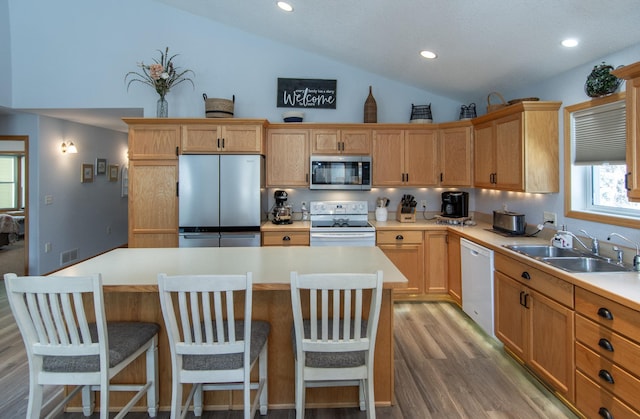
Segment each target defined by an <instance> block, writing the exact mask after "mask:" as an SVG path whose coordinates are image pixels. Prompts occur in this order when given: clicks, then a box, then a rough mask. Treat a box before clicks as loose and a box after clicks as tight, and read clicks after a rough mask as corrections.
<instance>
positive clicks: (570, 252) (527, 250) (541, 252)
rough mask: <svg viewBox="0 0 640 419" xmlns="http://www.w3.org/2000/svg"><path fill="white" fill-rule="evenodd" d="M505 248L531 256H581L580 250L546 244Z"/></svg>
mask: <svg viewBox="0 0 640 419" xmlns="http://www.w3.org/2000/svg"><path fill="white" fill-rule="evenodd" d="M506 248H507V249H511V250H514V251H516V252H518V253H522V254H523V255H526V256H530V257H532V258H548V257H576V256H582V254H581V253H580V252H578V251H577V250H574V249H562V248H559V247H555V246H547V245H509V246H506Z"/></svg>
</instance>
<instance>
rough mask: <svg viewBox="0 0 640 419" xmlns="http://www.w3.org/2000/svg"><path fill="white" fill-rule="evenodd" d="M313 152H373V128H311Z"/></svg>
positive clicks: (367, 153)
mask: <svg viewBox="0 0 640 419" xmlns="http://www.w3.org/2000/svg"><path fill="white" fill-rule="evenodd" d="M311 154H329V155H331V154H351V155H364V156H368V155H370V154H371V130H370V129H359V128H339V129H332V128H325V129H312V130H311Z"/></svg>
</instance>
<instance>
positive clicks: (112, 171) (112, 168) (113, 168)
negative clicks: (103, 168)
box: [109, 164, 120, 182]
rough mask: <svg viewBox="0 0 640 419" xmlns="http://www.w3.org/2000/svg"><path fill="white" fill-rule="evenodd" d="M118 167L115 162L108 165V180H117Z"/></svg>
mask: <svg viewBox="0 0 640 419" xmlns="http://www.w3.org/2000/svg"><path fill="white" fill-rule="evenodd" d="M119 171H120V169H119V168H118V165H117V164H110V165H109V182H117V181H118V172H119Z"/></svg>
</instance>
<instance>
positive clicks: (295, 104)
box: [277, 78, 337, 109]
mask: <svg viewBox="0 0 640 419" xmlns="http://www.w3.org/2000/svg"><path fill="white" fill-rule="evenodd" d="M336 84H337V81H336V80H324V79H285V78H278V98H277V103H278V108H318V109H335V108H336Z"/></svg>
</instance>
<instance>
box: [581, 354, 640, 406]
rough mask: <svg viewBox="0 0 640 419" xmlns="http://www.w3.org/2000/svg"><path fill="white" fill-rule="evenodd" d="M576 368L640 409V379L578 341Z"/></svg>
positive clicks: (601, 386)
mask: <svg viewBox="0 0 640 419" xmlns="http://www.w3.org/2000/svg"><path fill="white" fill-rule="evenodd" d="M576 369H578V370H580V371H581V372H582V373H583V374H584V375H585V376H587V377H589V378H590V379H591V381H593V382H595V383H597V384H598V386H600V388H603V389H605V390H607V391H609V392H610V393H611V394H613V395H614V396H616V397H618V398H619V399H621V400H624V401H625V402H626V403H628V404H629V405H630V406H631V407H633V408H635V409H640V399H639V398H638V394H640V380H639V379H638V378H637V377H635V376H633V375H631V374H629V373H628V372H626V371H625V370H623V369H622V368H620V367H619V366H618V365H616V364H614V363H612V362H610V361H608V360H607V359H605V358H603V357H601V356H600V355H598V354H597V353H595V352H593V351H591V350H589V349H587V347H585V346H584V345H582V344H581V343H576Z"/></svg>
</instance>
